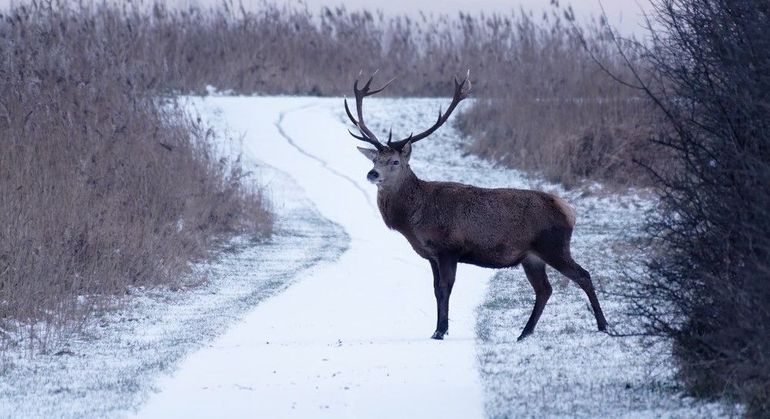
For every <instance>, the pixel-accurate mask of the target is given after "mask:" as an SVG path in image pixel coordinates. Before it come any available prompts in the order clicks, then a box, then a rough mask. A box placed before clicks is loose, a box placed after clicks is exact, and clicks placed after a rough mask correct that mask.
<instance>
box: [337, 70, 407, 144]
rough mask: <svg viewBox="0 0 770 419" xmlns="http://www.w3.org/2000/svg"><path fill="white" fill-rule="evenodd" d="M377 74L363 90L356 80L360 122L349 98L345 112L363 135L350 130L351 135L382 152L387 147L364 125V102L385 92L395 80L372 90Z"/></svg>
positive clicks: (355, 92)
mask: <svg viewBox="0 0 770 419" xmlns="http://www.w3.org/2000/svg"><path fill="white" fill-rule="evenodd" d="M375 74H377V72H376V71H375V72H374V74H372V76H371V77H369V80H368V81H367V82H366V84H364V87H362V88H361V89H359V88H358V79H356V82H355V83H353V94H355V96H356V113H357V114H358V120H356V118H354V117H353V113H352V112H350V108H349V107H348V99H347V98H345V112H346V113H347V114H348V118H350V121H351V122H353V125H355V126H356V127H357V128H358V131H359V132H360V133H361V135H356V134H354V133H353V132H352V131H350V130H348V132H349V133H350V135H352V136H353V137H354V138H356V139H359V140H361V141H365V142H367V143H369V144H371V145H373V146H374V147H375V148H376V149H377V150H379V151H382V150H384V149H385V146H384V145H382V143H381V142H380V140H378V139H377V136H376V135H374V133H373V132H372V131H371V130H370V129H369V128H367V127H366V124H365V123H364V112H363V102H364V98H365V97H367V96H371V95H373V94H376V93H379V92H381V91H383V90H384V89H385V88H386V87H388V86H389V85H390V83H392V82H393V80H395V79H392V80H390V81H389V82H387V83H385V84H384V85H383V86H382V87H380V88H379V89H374V90H370V86H371V84H372V80H374V75H375ZM391 136H392V132H391ZM388 142H390V138H388Z"/></svg>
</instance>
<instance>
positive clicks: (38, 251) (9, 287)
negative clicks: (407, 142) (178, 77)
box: [0, 7, 271, 347]
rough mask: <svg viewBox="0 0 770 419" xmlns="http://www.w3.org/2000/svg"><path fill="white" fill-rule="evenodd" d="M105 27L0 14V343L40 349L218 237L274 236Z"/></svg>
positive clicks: (255, 199) (161, 279) (234, 175)
mask: <svg viewBox="0 0 770 419" xmlns="http://www.w3.org/2000/svg"><path fill="white" fill-rule="evenodd" d="M106 16H107V15H102V17H103V18H106ZM95 28H98V29H95ZM109 34H110V33H109V30H107V29H106V28H104V27H103V26H100V25H97V24H96V22H93V21H89V19H88V15H87V14H69V13H67V12H66V11H63V10H44V9H43V8H34V7H33V8H31V9H25V8H18V9H15V10H14V11H13V12H12V13H10V14H8V15H7V16H5V17H4V18H3V20H2V22H0V56H1V57H2V59H0V77H1V80H0V149H2V153H0V340H2V338H4V337H8V336H11V335H14V336H17V337H18V336H26V337H27V338H28V339H29V344H30V345H31V346H32V347H39V346H44V345H45V344H46V341H48V340H50V339H54V338H57V337H58V336H61V335H62V333H68V332H70V331H72V330H76V329H77V327H78V326H79V325H80V324H81V323H82V322H83V321H84V320H85V319H87V318H88V316H89V314H90V313H91V312H92V311H93V310H94V309H97V308H98V307H99V306H100V305H101V304H103V303H104V302H106V301H108V300H109V298H110V297H111V296H116V295H117V296H119V295H122V294H124V293H126V292H127V290H128V289H129V287H132V286H140V285H157V284H172V285H173V284H175V283H177V281H179V279H180V277H181V275H182V274H183V273H184V272H186V270H187V269H188V263H189V262H190V261H192V260H194V259H196V258H199V257H201V256H204V255H206V254H207V253H208V252H209V251H210V250H211V249H212V244H213V241H214V240H215V239H217V238H219V237H222V234H230V233H235V232H240V231H248V232H250V233H254V234H264V233H267V232H269V231H270V228H271V215H270V213H269V212H268V210H267V207H266V202H265V200H264V199H263V197H262V194H261V192H260V191H259V190H258V189H256V187H255V186H254V185H252V184H244V183H242V182H241V180H242V178H243V177H244V173H243V172H242V170H241V168H240V167H239V164H238V163H237V162H228V161H226V160H219V159H218V157H216V156H215V155H214V153H213V152H212V148H211V147H212V136H213V134H212V133H211V132H210V131H207V130H206V129H205V128H204V127H202V126H200V125H199V124H198V123H196V122H194V121H192V120H190V119H189V117H188V116H187V115H186V114H185V113H184V112H183V110H182V109H180V108H178V107H177V106H176V105H175V104H174V102H173V101H172V102H168V103H164V102H163V101H162V100H161V99H157V98H155V97H153V96H150V95H148V92H147V91H146V89H144V88H143V87H142V86H141V85H140V84H139V83H137V80H138V79H139V78H140V77H139V76H140V75H139V74H138V73H136V72H135V71H136V69H135V68H133V67H130V66H129V65H128V64H127V61H126V59H125V57H124V56H123V54H124V53H125V50H124V49H123V46H124V44H122V43H121V42H119V40H115V39H110V38H109V36H108V35H109Z"/></svg>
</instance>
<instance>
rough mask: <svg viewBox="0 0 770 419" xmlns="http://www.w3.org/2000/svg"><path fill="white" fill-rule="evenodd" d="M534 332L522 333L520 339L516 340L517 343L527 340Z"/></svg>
mask: <svg viewBox="0 0 770 419" xmlns="http://www.w3.org/2000/svg"><path fill="white" fill-rule="evenodd" d="M531 334H532V332H522V333H521V335H519V338H518V339H516V342H521V341H522V340H524V339H526V338H527V336H529V335H531Z"/></svg>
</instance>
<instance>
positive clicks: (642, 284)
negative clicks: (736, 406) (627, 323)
mask: <svg viewBox="0 0 770 419" xmlns="http://www.w3.org/2000/svg"><path fill="white" fill-rule="evenodd" d="M656 6H657V21H658V22H657V23H658V26H657V27H658V28H659V29H656V30H654V31H652V34H653V35H654V43H653V44H652V46H651V47H650V49H649V51H648V53H649V65H650V67H651V68H652V69H653V70H654V71H652V72H651V73H650V74H652V75H654V76H655V77H654V78H653V79H652V80H649V79H648V80H641V81H644V82H645V83H646V87H647V88H648V89H650V90H649V94H650V97H651V98H652V99H653V100H655V101H656V102H657V103H658V105H659V108H660V109H661V110H662V111H663V112H664V113H665V114H666V116H667V120H668V126H669V127H670V132H669V133H668V134H667V135H661V137H660V138H659V141H658V142H659V144H660V145H661V146H662V147H663V148H665V149H666V150H668V152H669V153H671V155H672V156H673V158H674V159H675V161H677V163H678V164H677V165H676V166H675V169H676V170H667V171H658V173H657V174H658V175H659V178H657V182H656V183H657V185H658V188H659V191H660V194H661V201H660V207H659V208H657V209H656V210H655V212H654V213H653V214H652V217H651V220H650V224H649V227H648V233H649V235H650V243H648V248H649V249H652V250H653V252H652V260H651V261H650V262H649V263H648V264H647V268H648V272H647V273H646V274H645V275H643V276H640V277H632V278H630V280H631V281H632V283H633V284H634V288H633V289H632V290H631V292H629V295H628V297H629V301H630V302H631V303H632V304H633V307H634V309H633V311H632V313H631V314H632V315H633V316H635V317H636V318H637V319H638V320H639V321H640V323H642V324H643V326H644V330H643V332H645V333H650V334H653V335H658V336H666V337H670V338H673V341H674V353H675V355H676V357H677V360H678V362H679V366H680V375H681V377H682V378H683V379H684V381H685V383H686V384H687V386H688V388H689V389H690V390H691V391H692V392H693V393H694V394H696V395H700V396H704V397H719V396H725V395H726V396H730V397H732V398H734V399H736V400H737V401H740V402H743V403H745V404H746V406H747V407H748V410H747V412H746V413H747V415H748V416H750V417H768V416H770V222H769V221H768V209H770V142H768V139H770V107H769V104H770V32H768V28H770V3H768V2H757V1H750V0H660V1H658V2H657V4H656Z"/></svg>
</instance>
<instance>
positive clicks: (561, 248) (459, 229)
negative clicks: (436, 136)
mask: <svg viewBox="0 0 770 419" xmlns="http://www.w3.org/2000/svg"><path fill="white" fill-rule="evenodd" d="M373 77H374V76H372V78H369V81H367V82H366V84H364V86H363V87H362V88H360V89H359V87H358V80H356V82H355V83H354V84H353V92H354V93H355V98H356V113H357V116H358V119H356V118H355V117H354V116H353V114H352V113H351V112H350V108H349V107H348V102H347V99H346V100H345V111H346V112H347V114H348V117H349V118H350V120H351V121H352V122H353V124H354V125H355V126H356V128H358V131H359V133H360V135H356V134H354V133H353V132H350V134H351V135H353V137H355V138H357V139H359V140H361V141H365V142H367V143H369V144H371V145H372V146H374V148H375V149H374V150H372V149H368V148H362V147H358V149H359V150H360V151H361V153H363V155H364V156H366V157H367V158H368V159H369V160H371V161H373V162H374V168H373V169H372V170H371V171H369V173H368V174H367V179H368V180H369V181H371V182H372V183H374V184H375V185H377V205H378V207H379V209H380V213H381V214H382V218H383V220H384V221H385V225H387V226H388V227H389V228H391V229H394V230H396V231H398V232H399V233H401V234H403V235H404V237H406V239H407V240H408V241H409V244H411V245H412V248H414V250H415V252H417V254H418V255H420V256H422V257H423V258H425V259H427V260H428V261H429V262H430V266H431V268H432V269H433V290H434V293H435V295H436V304H437V308H438V320H437V324H436V331H435V333H433V336H432V337H433V339H443V338H444V335H445V334H446V333H447V329H448V326H449V324H448V319H449V317H448V316H449V295H450V294H451V293H452V286H453V284H454V282H455V272H456V270H457V263H470V264H473V265H478V266H483V267H489V268H506V267H511V266H516V265H518V264H519V263H520V264H521V265H522V266H523V267H524V272H525V273H526V275H527V279H528V280H529V282H530V284H532V288H534V289H535V307H534V309H533V310H532V314H531V315H530V317H529V320H528V321H527V324H526V326H524V330H522V332H521V335H520V336H519V340H521V339H523V338H525V337H527V336H528V335H530V334H531V333H532V331H533V330H534V329H535V325H536V324H537V321H538V319H539V318H540V314H541V313H542V312H543V307H545V304H546V302H547V301H548V298H549V297H550V296H551V284H550V283H549V282H548V277H547V276H546V273H545V265H546V264H548V265H551V266H552V267H553V268H555V269H556V270H557V271H559V272H561V273H562V274H564V275H565V276H567V277H569V278H570V279H571V280H573V281H575V282H576V283H577V284H578V285H579V286H580V288H582V289H583V291H584V292H585V293H586V295H587V296H588V299H589V300H590V302H591V308H592V309H593V312H594V317H596V323H597V325H598V327H599V330H600V331H605V330H606V328H607V321H606V320H605V319H604V314H603V313H602V309H601V307H600V306H599V300H598V299H597V298H596V292H595V291H594V286H593V283H592V282H591V276H590V275H589V273H588V272H587V271H586V270H585V269H583V268H582V267H581V266H580V265H578V264H577V262H575V261H574V260H573V259H572V256H571V255H570V238H571V236H572V230H573V228H574V226H575V213H574V212H573V210H572V208H570V206H569V205H568V204H567V203H566V202H565V201H564V200H563V199H561V198H559V197H557V196H555V195H551V194H548V193H545V192H540V191H532V190H523V189H507V188H500V189H486V188H478V187H475V186H470V185H463V184H460V183H452V182H428V181H424V180H421V179H418V178H417V176H415V174H414V172H412V169H411V168H410V167H409V157H410V154H411V152H412V144H414V143H416V142H417V141H420V140H422V139H424V138H426V137H428V136H429V135H430V134H432V133H433V132H434V131H436V130H437V129H438V128H439V127H440V126H441V125H443V124H444V123H445V122H446V121H447V119H448V118H449V115H450V114H451V113H452V111H454V109H455V108H456V107H457V105H458V104H459V103H460V101H462V100H463V99H465V98H466V97H468V93H469V92H470V81H469V80H468V76H466V77H465V79H464V80H463V81H462V82H458V81H457V79H455V91H454V97H453V98H452V103H450V104H449V108H447V110H446V112H444V113H441V111H440V110H439V116H438V120H437V121H436V123H435V124H433V126H431V127H430V128H428V129H427V130H426V131H424V132H422V133H420V134H418V135H410V136H409V137H407V138H405V139H402V140H399V141H392V134H393V133H392V130H391V133H390V135H389V136H388V141H387V143H386V144H383V143H381V142H380V141H379V140H378V139H377V136H375V135H374V133H373V132H372V131H371V130H370V129H369V128H367V127H366V124H365V123H364V114H363V108H362V105H363V100H364V98H365V97H367V96H371V95H373V94H375V93H378V92H380V91H382V90H383V89H385V88H386V87H387V86H388V85H389V84H390V82H388V83H386V84H385V85H384V86H382V87H381V88H379V89H371V88H370V87H371V83H372V79H373Z"/></svg>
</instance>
